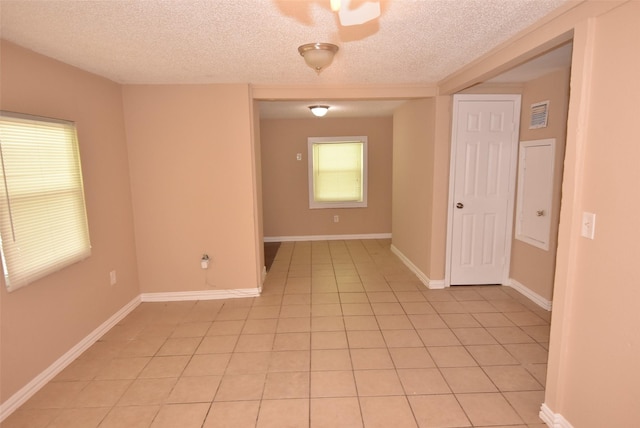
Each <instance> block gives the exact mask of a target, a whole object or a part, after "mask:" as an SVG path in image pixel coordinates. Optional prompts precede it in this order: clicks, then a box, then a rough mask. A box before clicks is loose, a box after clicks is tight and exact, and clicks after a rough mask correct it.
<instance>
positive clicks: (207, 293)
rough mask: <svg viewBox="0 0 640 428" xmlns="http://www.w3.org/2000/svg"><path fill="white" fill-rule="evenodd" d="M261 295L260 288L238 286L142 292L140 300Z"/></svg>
mask: <svg viewBox="0 0 640 428" xmlns="http://www.w3.org/2000/svg"><path fill="white" fill-rule="evenodd" d="M258 296H260V289H259V288H238V289H235V290H202V291H177V292H168V293H142V294H141V295H140V300H141V301H143V302H178V301H184V300H217V299H237V298H242V297H258Z"/></svg>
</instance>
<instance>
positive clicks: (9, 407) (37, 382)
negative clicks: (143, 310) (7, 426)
mask: <svg viewBox="0 0 640 428" xmlns="http://www.w3.org/2000/svg"><path fill="white" fill-rule="evenodd" d="M140 301H141V300H140V296H136V297H135V298H134V299H133V300H131V301H130V302H129V303H127V304H126V305H125V306H124V307H122V308H121V309H120V310H119V311H118V312H116V313H115V314H113V315H112V316H111V317H110V318H109V319H108V320H106V321H105V322H103V323H102V324H100V326H99V327H98V328H96V329H95V330H93V331H92V332H91V333H89V335H88V336H86V337H85V338H84V339H82V340H81V341H80V342H78V343H77V344H76V345H75V346H74V347H73V348H71V349H69V350H68V351H67V352H66V353H65V354H64V355H62V356H61V357H60V358H58V359H57V360H56V361H55V362H54V363H53V364H51V365H50V366H49V367H47V368H46V369H45V370H44V371H43V372H41V373H40V374H39V375H38V376H36V377H35V378H33V380H31V382H29V383H28V384H26V385H25V386H23V387H22V388H21V389H20V390H19V391H18V392H16V393H15V394H13V395H12V396H11V397H10V398H9V399H8V400H7V401H5V402H4V403H2V404H0V422H2V421H4V420H5V419H6V418H7V417H8V416H9V415H10V414H11V413H13V412H14V411H15V410H16V409H17V408H18V407H20V406H21V405H22V404H24V403H25V402H26V401H27V400H28V399H29V398H31V397H33V395H34V394H35V393H36V392H38V391H39V390H40V389H41V388H42V387H43V386H45V385H46V384H47V382H49V381H50V380H51V379H53V378H54V377H56V376H57V375H58V373H60V372H61V371H62V370H64V369H65V368H66V367H67V366H68V365H69V364H71V363H72V362H73V361H74V360H75V359H76V358H78V357H79V356H80V355H81V354H82V353H83V352H84V351H86V350H87V349H88V348H89V347H90V346H91V345H93V344H94V343H95V342H97V341H98V339H100V338H101V337H102V336H103V335H104V334H105V333H106V332H108V331H109V330H110V329H111V328H112V327H113V326H115V325H116V324H118V323H119V322H120V321H121V320H122V319H123V318H124V317H126V316H127V315H128V314H129V313H130V312H131V311H133V310H134V309H135V308H136V307H137V306H138V305H139V304H140Z"/></svg>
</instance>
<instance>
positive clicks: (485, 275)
mask: <svg viewBox="0 0 640 428" xmlns="http://www.w3.org/2000/svg"><path fill="white" fill-rule="evenodd" d="M519 120H520V96H519V95H456V96H454V115H453V128H452V142H451V182H450V183H451V184H450V187H451V188H450V193H449V196H450V207H449V213H450V215H449V230H448V232H449V233H448V237H449V239H448V248H449V251H448V254H447V255H448V260H449V263H448V269H449V272H448V273H449V275H448V276H449V284H450V285H467V284H502V283H503V282H504V281H505V280H506V278H507V276H508V268H509V255H510V252H511V230H512V225H513V195H514V187H515V170H516V161H517V147H518V131H519Z"/></svg>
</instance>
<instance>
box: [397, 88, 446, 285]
mask: <svg viewBox="0 0 640 428" xmlns="http://www.w3.org/2000/svg"><path fill="white" fill-rule="evenodd" d="M450 110H451V97H448V96H443V97H433V98H428V99H423V100H415V101H410V102H408V103H406V104H404V105H403V106H401V107H400V108H399V109H398V110H396V112H395V113H394V117H393V227H392V230H393V246H394V247H395V248H396V249H397V250H398V251H400V252H401V253H402V255H404V256H405V257H406V258H407V259H409V260H410V261H411V263H413V264H414V266H415V267H416V268H418V269H419V270H420V271H421V272H422V273H423V274H424V275H426V276H427V277H428V278H429V279H430V280H442V279H443V278H444V264H445V245H446V230H447V197H448V196H447V195H448V181H449V147H450V142H449V140H450V132H449V131H448V130H449V129H450V127H451V125H450V121H451V112H450Z"/></svg>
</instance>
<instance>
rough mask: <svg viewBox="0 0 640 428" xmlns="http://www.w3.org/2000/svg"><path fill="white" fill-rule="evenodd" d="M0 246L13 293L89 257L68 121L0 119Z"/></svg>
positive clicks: (75, 150)
mask: <svg viewBox="0 0 640 428" xmlns="http://www.w3.org/2000/svg"><path fill="white" fill-rule="evenodd" d="M0 162H1V165H0V167H1V168H0V170H1V171H0V172H1V174H2V182H1V183H0V246H1V252H2V264H3V268H4V275H5V282H6V286H7V289H8V290H9V291H13V290H15V289H17V288H19V287H22V286H24V285H27V284H29V283H31V282H33V281H35V280H37V279H39V278H42V277H44V276H46V275H48V274H50V273H52V272H55V271H57V270H60V269H62V268H63V267H65V266H68V265H70V264H72V263H75V262H77V261H80V260H82V259H84V258H86V257H88V256H89V255H90V254H91V245H90V241H89V228H88V223H87V216H86V210H85V203H84V191H83V186H82V170H81V167H80V155H79V151H78V143H77V139H76V129H75V125H74V124H73V123H71V122H65V121H58V120H53V119H43V118H36V117H32V116H26V115H17V114H13V113H6V112H2V114H1V115H0Z"/></svg>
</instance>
